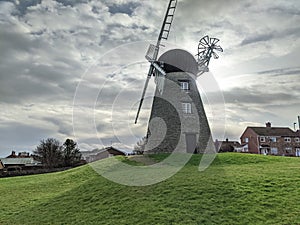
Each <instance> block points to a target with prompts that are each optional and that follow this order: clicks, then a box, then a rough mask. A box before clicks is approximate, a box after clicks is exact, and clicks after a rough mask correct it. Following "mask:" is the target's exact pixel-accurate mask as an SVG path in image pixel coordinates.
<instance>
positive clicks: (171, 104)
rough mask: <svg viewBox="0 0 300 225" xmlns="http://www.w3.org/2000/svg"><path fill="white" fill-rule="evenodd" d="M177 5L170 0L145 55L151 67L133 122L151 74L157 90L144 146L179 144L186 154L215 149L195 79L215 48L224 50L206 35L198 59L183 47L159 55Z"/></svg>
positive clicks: (165, 147)
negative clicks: (158, 29)
mask: <svg viewBox="0 0 300 225" xmlns="http://www.w3.org/2000/svg"><path fill="white" fill-rule="evenodd" d="M176 6H177V1H176V0H170V2H169V5H168V9H167V12H166V15H165V18H164V21H163V25H162V28H161V30H160V33H159V36H158V40H157V43H156V45H152V44H151V45H150V46H149V48H148V51H147V54H146V59H147V60H148V61H149V62H150V68H149V71H148V75H147V78H146V82H145V85H144V89H143V92H142V97H141V100H140V104H139V107H138V111H137V115H136V118H135V123H137V120H138V117H139V113H140V110H141V107H142V104H143V101H144V97H145V93H146V90H147V87H148V83H149V80H150V78H151V77H152V76H154V77H155V84H156V90H155V95H154V98H153V104H152V109H151V115H150V119H149V125H148V131H147V136H146V137H147V144H146V147H145V151H146V152H148V153H156V152H172V151H173V150H174V149H175V147H178V146H179V149H182V150H183V151H184V152H188V153H200V152H204V150H205V149H207V148H215V147H214V144H213V141H212V137H211V131H210V127H209V124H208V120H207V117H206V114H205V110H204V107H203V103H202V100H201V97H200V94H199V91H198V88H197V84H196V79H197V77H198V76H200V75H201V74H203V73H204V72H208V70H209V69H208V66H209V63H210V59H211V57H214V58H218V57H219V56H218V55H217V54H216V52H215V51H220V52H222V51H223V49H222V48H221V47H220V46H219V45H217V43H218V42H219V39H217V38H209V37H208V36H205V37H203V38H201V39H200V41H199V45H198V54H197V55H196V56H198V58H197V59H195V57H194V56H193V55H192V54H190V53H189V52H187V51H185V50H182V49H172V50H169V51H167V52H165V53H163V54H162V55H161V56H160V57H158V54H159V48H160V46H161V41H162V40H167V39H168V36H169V33H170V28H171V24H172V21H173V17H174V12H175V9H176ZM157 118H159V120H157ZM150 122H151V123H150ZM164 126H165V127H164ZM162 131H164V132H165V133H164V132H162ZM161 137H164V139H163V140H161Z"/></svg>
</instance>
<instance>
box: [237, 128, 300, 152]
mask: <svg viewBox="0 0 300 225" xmlns="http://www.w3.org/2000/svg"><path fill="white" fill-rule="evenodd" d="M299 134H300V133H299V131H297V132H294V131H293V130H291V129H290V128H288V127H272V126H271V123H266V127H247V128H246V130H245V131H244V133H243V134H242V136H241V144H242V145H243V144H248V151H249V153H254V154H264V155H282V156H300V135H299Z"/></svg>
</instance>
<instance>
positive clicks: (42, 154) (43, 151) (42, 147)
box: [33, 138, 62, 168]
mask: <svg viewBox="0 0 300 225" xmlns="http://www.w3.org/2000/svg"><path fill="white" fill-rule="evenodd" d="M33 153H34V155H35V157H36V158H37V159H38V160H40V161H41V162H42V163H43V165H44V166H45V167H47V168H55V167H60V166H61V165H62V147H61V146H60V143H59V141H58V140H56V139H54V138H48V139H46V140H41V143H40V144H39V145H38V146H37V147H36V149H35V150H34V151H33Z"/></svg>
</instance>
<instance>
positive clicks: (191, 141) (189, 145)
mask: <svg viewBox="0 0 300 225" xmlns="http://www.w3.org/2000/svg"><path fill="white" fill-rule="evenodd" d="M185 140H186V151H187V153H194V152H195V150H196V144H197V141H196V134H185Z"/></svg>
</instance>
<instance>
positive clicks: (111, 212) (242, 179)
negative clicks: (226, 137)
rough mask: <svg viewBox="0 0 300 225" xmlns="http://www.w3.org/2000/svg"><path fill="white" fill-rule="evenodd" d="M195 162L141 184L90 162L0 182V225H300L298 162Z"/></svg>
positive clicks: (225, 158) (228, 158) (234, 157)
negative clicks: (127, 182)
mask: <svg viewBox="0 0 300 225" xmlns="http://www.w3.org/2000/svg"><path fill="white" fill-rule="evenodd" d="M164 157H166V155H155V156H152V158H154V159H156V160H161V159H163V158H164ZM200 157H201V156H199V155H195V156H193V157H192V159H191V160H190V162H189V163H188V164H187V165H186V166H185V167H184V168H183V169H182V170H181V171H180V172H179V173H177V174H176V175H174V176H173V177H172V178H170V179H168V180H166V181H163V182H161V183H159V184H156V185H152V186H146V187H128V186H122V185H119V184H116V183H112V182H110V181H108V180H106V179H105V178H102V177H101V176H99V175H98V174H97V173H96V172H94V170H93V169H92V168H91V167H89V166H88V165H86V166H83V167H79V168H75V169H72V170H69V171H64V172H59V173H53V174H42V175H34V176H27V177H14V178H3V179H0V193H1V198H0V199H1V203H0V224H272V225H275V224H300V213H299V212H300V159H298V158H284V157H271V156H258V155H245V154H234V153H229V154H227V153H226V154H219V155H218V156H217V158H216V159H215V161H214V162H213V164H212V165H211V166H210V167H209V168H208V169H207V170H205V171H204V172H199V171H198V164H199V162H200ZM121 160H123V161H126V162H127V163H129V164H132V165H135V163H133V162H130V161H129V160H126V159H121ZM136 165H139V164H136Z"/></svg>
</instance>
